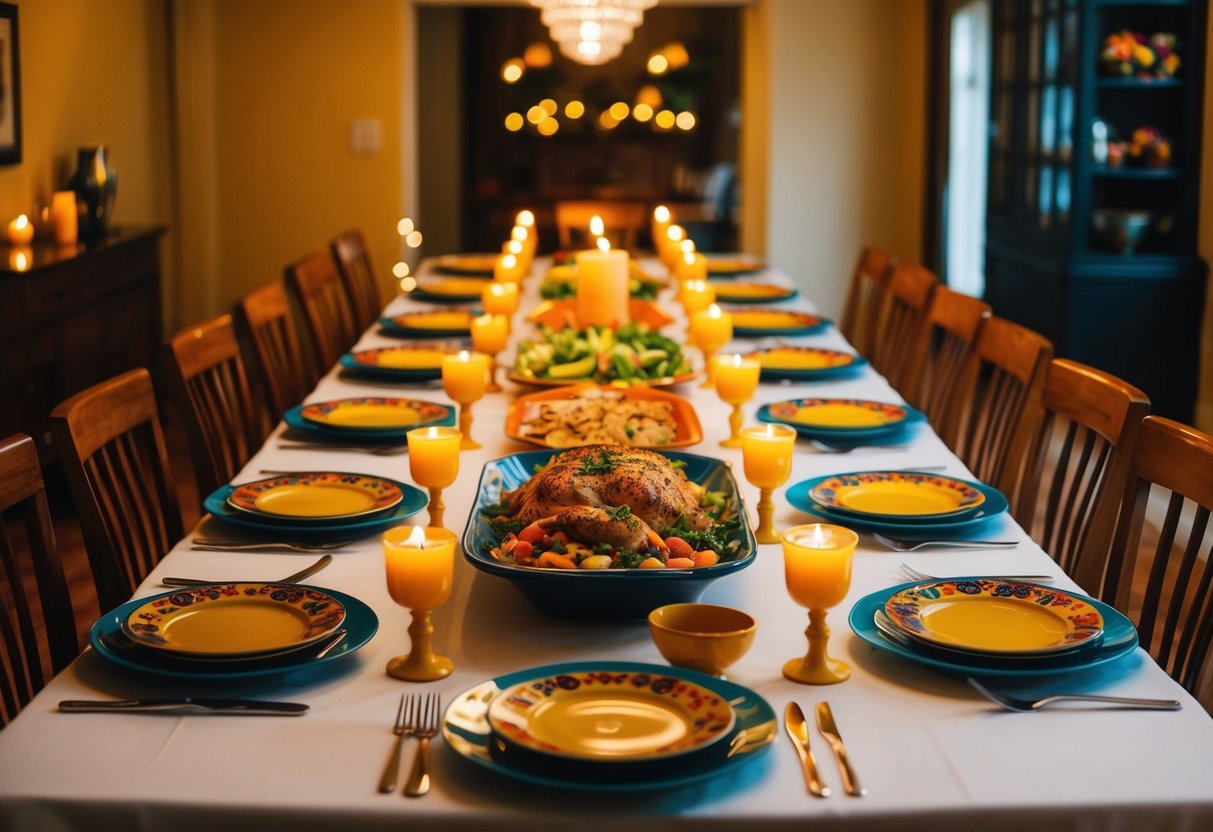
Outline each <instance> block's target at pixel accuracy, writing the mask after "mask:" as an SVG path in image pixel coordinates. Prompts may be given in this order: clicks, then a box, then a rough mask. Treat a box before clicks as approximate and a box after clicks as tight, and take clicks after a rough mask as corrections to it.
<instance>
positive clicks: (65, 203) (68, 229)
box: [51, 191, 79, 246]
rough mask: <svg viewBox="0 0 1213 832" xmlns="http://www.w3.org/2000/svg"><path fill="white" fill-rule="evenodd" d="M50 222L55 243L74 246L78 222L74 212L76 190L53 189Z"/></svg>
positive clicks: (77, 216)
mask: <svg viewBox="0 0 1213 832" xmlns="http://www.w3.org/2000/svg"><path fill="white" fill-rule="evenodd" d="M51 222H52V223H53V224H54V226H55V243H56V244H57V245H61V246H74V245H75V244H76V235H77V229H78V223H79V215H78V214H77V213H76V192H75V191H55V194H54V196H52V197H51Z"/></svg>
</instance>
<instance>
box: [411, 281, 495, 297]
mask: <svg viewBox="0 0 1213 832" xmlns="http://www.w3.org/2000/svg"><path fill="white" fill-rule="evenodd" d="M488 284H489V280H488V279H487V278H483V277H439V278H430V279H427V280H419V281H417V286H416V288H414V289H413V291H411V292H409V297H410V298H412V299H413V300H423V301H428V302H430V303H474V302H475V301H478V300H480V293H481V292H483V291H484V287H485V286H487V285H488Z"/></svg>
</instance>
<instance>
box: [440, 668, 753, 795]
mask: <svg viewBox="0 0 1213 832" xmlns="http://www.w3.org/2000/svg"><path fill="white" fill-rule="evenodd" d="M776 728H777V723H776V720H775V712H774V711H773V710H772V709H771V706H770V705H769V704H768V703H767V701H766V700H765V699H763V698H762V697H761V696H759V695H758V694H757V693H755V692H754V691H752V690H749V689H748V688H746V687H743V686H741V685H738V684H736V683H734V682H728V681H725V680H723V679H717V678H715V677H712V676H706V675H704V674H702V673H697V672H695V671H693V670H686V669H684V668H678V667H663V666H660V665H650V664H642V663H636V662H610V661H604V662H575V663H569V664H559V665H549V666H546V667H536V668H530V669H527V670H520V671H516V672H514V673H508V674H505V675H503V676H498V677H497V678H495V679H491V680H489V681H486V682H483V683H482V684H479V685H477V686H475V687H474V688H472V689H470V690H468V691H465V692H464V693H462V694H460V695H459V696H457V697H456V698H455V699H454V701H452V703H451V704H450V706H449V707H448V708H447V710H446V714H445V716H444V717H443V723H442V735H443V738H444V739H445V740H446V742H447V745H449V746H450V747H451V749H453V750H454V751H455V753H457V754H459V755H460V756H461V757H463V758H465V759H467V760H470V761H471V762H473V763H476V764H477V765H480V766H482V767H484V768H487V769H489V770H491V771H495V772H497V773H498V774H502V775H504V776H506V777H511V778H514V779H517V780H523V781H526V782H529V783H532V784H536V785H541V786H552V787H556V788H562V789H565V788H568V789H578V790H582V791H598V792H608V793H617V794H627V793H633V792H639V791H660V790H666V789H672V788H676V787H680V786H686V785H690V784H692V783H699V782H702V781H705V780H710V779H714V778H716V777H720V776H723V775H725V774H728V773H731V772H733V771H735V770H737V769H738V768H740V767H742V766H744V765H746V764H747V763H749V762H750V761H752V760H754V759H757V758H758V757H760V756H761V755H762V754H763V753H764V752H765V751H766V750H767V748H768V747H769V746H770V744H771V743H772V742H773V741H774V739H775V733H776Z"/></svg>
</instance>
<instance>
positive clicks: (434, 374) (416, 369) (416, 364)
mask: <svg viewBox="0 0 1213 832" xmlns="http://www.w3.org/2000/svg"><path fill="white" fill-rule="evenodd" d="M458 351H459V349H458V348H457V347H453V346H449V345H448V346H442V345H438V344H434V345H428V344H408V345H401V346H398V347H382V348H380V349H372V350H359V351H358V352H350V353H346V354H345V355H343V356H341V360H340V364H341V366H342V367H344V368H345V369H347V370H350V371H352V372H354V373H357V374H358V375H364V376H368V377H370V378H376V379H380V380H383V381H432V380H434V379H439V378H442V359H443V358H444V357H445V356H447V355H451V354H453V353H456V352H458Z"/></svg>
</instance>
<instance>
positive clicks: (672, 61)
mask: <svg viewBox="0 0 1213 832" xmlns="http://www.w3.org/2000/svg"><path fill="white" fill-rule="evenodd" d="M661 56H662V57H663V58H665V60H666V63H667V64H668V65H669V68H670V69H671V70H674V69H682V68H683V67H684V66H686V65H687V64H689V63H690V62H691V55H690V53H688V52H687V48H686V47H685V46H683V45H682V44H681V43H679V42H678V41H674V42H673V43H669V44H666V46H665V48H664V49H662V50H661Z"/></svg>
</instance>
